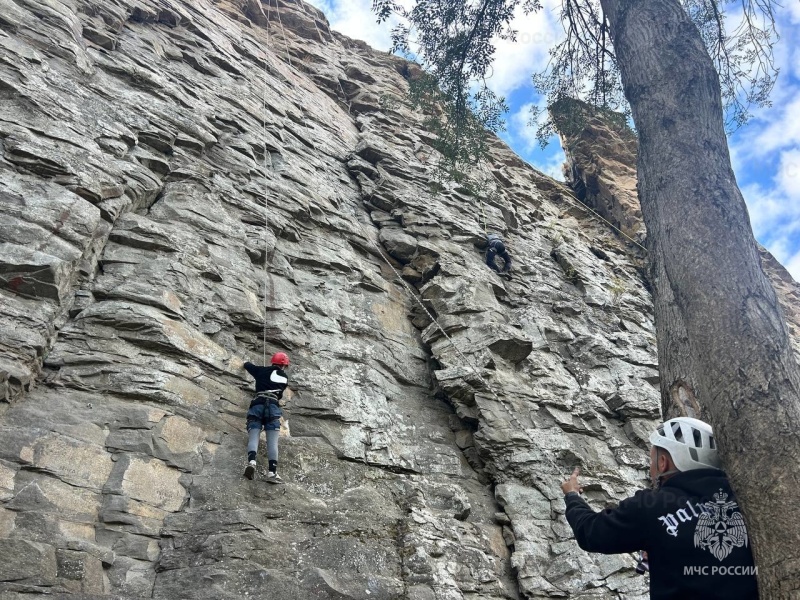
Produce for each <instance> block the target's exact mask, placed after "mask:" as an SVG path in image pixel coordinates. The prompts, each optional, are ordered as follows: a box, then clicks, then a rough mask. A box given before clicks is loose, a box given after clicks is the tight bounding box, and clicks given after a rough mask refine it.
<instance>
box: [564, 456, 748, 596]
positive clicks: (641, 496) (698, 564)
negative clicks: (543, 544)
mask: <svg viewBox="0 0 800 600" xmlns="http://www.w3.org/2000/svg"><path fill="white" fill-rule="evenodd" d="M565 501H566V504H567V511H566V517H567V521H568V522H569V524H570V526H571V527H572V531H573V532H574V533H575V539H576V541H577V542H578V545H579V546H580V547H581V548H582V549H583V550H586V551H588V552H600V553H603V554H620V553H624V552H635V551H637V550H646V551H647V554H648V560H649V563H650V598H651V599H652V600H701V599H702V600H713V599H720V600H723V599H724V600H753V599H756V598H758V589H757V584H756V576H755V573H756V572H755V567H754V566H753V555H752V553H751V551H750V546H749V538H748V535H747V529H746V527H745V523H744V519H743V518H742V515H741V513H740V512H739V508H738V505H737V504H736V498H735V497H734V495H733V492H732V491H731V488H730V484H729V483H728V478H727V477H726V476H725V473H723V472H722V471H719V470H717V469H697V470H693V471H686V472H683V473H678V474H676V475H674V476H672V477H670V478H669V479H667V480H666V481H665V482H664V483H663V484H662V486H661V488H660V489H658V490H642V491H639V492H636V494H634V495H633V496H632V497H631V498H627V499H626V500H623V501H622V502H620V504H619V506H617V507H615V508H607V509H605V510H603V511H601V512H595V511H594V510H592V508H591V507H590V506H589V505H588V504H587V503H586V501H585V500H584V499H583V498H581V497H580V496H579V495H578V494H577V493H574V492H571V493H569V494H567V495H566V497H565Z"/></svg>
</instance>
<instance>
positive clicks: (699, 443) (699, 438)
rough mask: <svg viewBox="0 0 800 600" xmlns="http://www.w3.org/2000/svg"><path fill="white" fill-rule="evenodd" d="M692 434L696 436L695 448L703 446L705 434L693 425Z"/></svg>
mask: <svg viewBox="0 0 800 600" xmlns="http://www.w3.org/2000/svg"><path fill="white" fill-rule="evenodd" d="M692 436H693V437H694V447H695V448H702V447H703V436H702V434H701V433H700V432H699V431H697V429H695V428H694V427H692Z"/></svg>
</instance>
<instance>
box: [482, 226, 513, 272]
mask: <svg viewBox="0 0 800 600" xmlns="http://www.w3.org/2000/svg"><path fill="white" fill-rule="evenodd" d="M486 243H487V246H486V264H487V265H488V266H489V268H490V269H491V270H492V271H495V272H496V273H499V274H500V275H501V276H503V277H509V278H510V277H511V257H510V256H509V255H508V252H507V251H506V246H505V244H504V243H503V240H502V239H500V236H499V235H497V234H496V233H490V234H489V235H488V236H486ZM496 256H500V258H502V259H503V263H504V264H503V270H502V271H501V270H500V269H499V268H498V267H497V264H496V263H495V257H496Z"/></svg>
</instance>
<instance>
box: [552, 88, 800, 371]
mask: <svg viewBox="0 0 800 600" xmlns="http://www.w3.org/2000/svg"><path fill="white" fill-rule="evenodd" d="M550 114H551V115H552V117H553V120H554V122H555V124H556V126H557V128H558V134H559V137H560V138H561V145H562V147H563V148H564V152H565V154H566V157H567V161H566V163H565V165H564V175H565V178H566V182H567V184H568V185H569V186H570V188H572V189H573V190H574V191H575V193H576V194H577V195H578V197H579V198H580V200H581V201H582V202H583V203H584V204H586V205H587V206H589V207H590V208H591V209H593V210H595V211H597V213H598V214H600V215H601V216H602V217H603V218H604V219H606V220H608V221H609V222H610V223H612V224H613V225H614V226H615V227H618V228H619V229H620V230H621V231H623V232H624V233H625V234H626V235H628V236H631V237H633V239H638V240H639V241H644V238H645V235H646V230H645V226H644V221H643V220H642V211H641V209H640V207H639V196H638V193H637V190H636V157H637V154H638V151H639V144H638V141H637V139H636V134H635V133H634V132H633V131H632V130H631V129H630V128H629V127H628V125H627V122H626V118H625V115H623V114H621V113H614V112H612V111H602V110H597V109H593V108H592V107H590V106H589V105H588V104H586V103H584V102H581V101H579V100H573V99H562V100H560V101H559V102H557V103H556V104H554V105H553V106H552V107H551V109H550ZM758 248H759V252H760V254H761V266H762V268H763V269H764V272H765V273H766V274H767V277H769V279H770V282H771V283H772V286H773V287H774V288H775V291H776V292H777V295H778V300H779V301H780V303H781V308H782V309H783V313H784V316H785V317H786V321H787V324H788V326H789V333H790V334H791V336H792V341H793V342H794V348H795V352H796V354H797V357H798V360H800V284H798V283H797V282H796V281H795V280H794V279H793V278H792V276H791V274H789V272H788V271H787V270H786V269H785V268H784V267H783V265H781V264H780V263H779V262H778V261H777V260H776V259H775V257H774V256H772V254H771V253H770V252H769V251H768V250H767V249H766V248H764V247H762V246H761V245H759V246H758Z"/></svg>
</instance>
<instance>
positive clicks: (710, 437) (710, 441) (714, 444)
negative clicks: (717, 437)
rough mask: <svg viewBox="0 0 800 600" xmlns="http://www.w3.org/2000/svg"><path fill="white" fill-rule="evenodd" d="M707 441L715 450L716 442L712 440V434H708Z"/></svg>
mask: <svg viewBox="0 0 800 600" xmlns="http://www.w3.org/2000/svg"><path fill="white" fill-rule="evenodd" d="M708 443H709V445H710V446H711V449H712V450H715V449H716V448H717V442H716V441H714V436H713V435H710V436H708Z"/></svg>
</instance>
